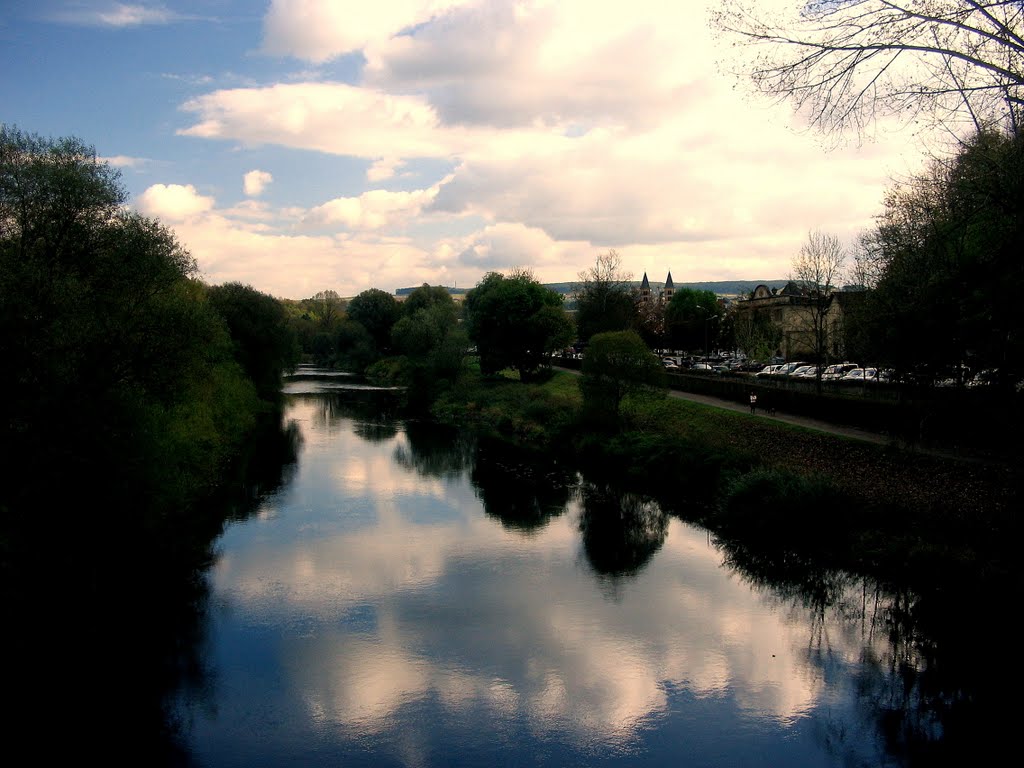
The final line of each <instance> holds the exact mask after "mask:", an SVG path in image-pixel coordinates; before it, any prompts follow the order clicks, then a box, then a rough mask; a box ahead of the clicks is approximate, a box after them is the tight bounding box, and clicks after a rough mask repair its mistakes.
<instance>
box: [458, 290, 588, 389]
mask: <svg viewBox="0 0 1024 768" xmlns="http://www.w3.org/2000/svg"><path fill="white" fill-rule="evenodd" d="M464 313H465V321H466V326H467V332H468V335H469V338H470V340H471V341H472V342H474V343H475V344H476V346H477V351H478V353H479V355H480V370H481V372H483V373H484V374H493V373H497V372H498V371H501V370H503V369H505V368H514V369H516V370H517V371H518V372H519V375H520V377H521V378H522V379H523V380H529V379H530V378H531V377H534V376H536V375H537V373H538V372H539V371H540V369H541V368H542V367H550V364H551V354H552V352H554V351H555V350H558V349H562V348H564V347H565V346H566V345H567V344H568V343H569V342H570V341H571V340H572V335H573V328H572V323H571V321H570V320H569V318H568V317H567V315H566V314H565V310H564V308H563V307H562V297H561V296H560V295H558V294H557V293H555V292H554V291H552V290H550V289H548V288H545V287H544V286H543V285H541V284H540V283H538V282H537V281H536V280H535V279H534V277H533V276H532V275H531V274H530V273H529V272H527V271H524V270H515V271H513V272H512V273H511V274H510V275H509V276H508V277H505V276H504V275H502V274H501V273H500V272H490V273H488V274H487V275H485V276H484V279H483V280H481V281H480V283H479V284H478V285H477V286H476V287H475V288H473V289H472V290H470V291H469V292H468V293H467V294H466V300H465V305H464Z"/></svg>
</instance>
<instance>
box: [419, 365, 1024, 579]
mask: <svg viewBox="0 0 1024 768" xmlns="http://www.w3.org/2000/svg"><path fill="white" fill-rule="evenodd" d="M581 403H582V401H581V397H580V394H579V389H578V386H577V380H576V377H575V376H574V375H573V374H570V373H566V372H555V373H554V375H553V376H552V378H551V379H550V380H549V381H547V382H545V383H543V384H524V383H522V382H519V381H512V380H491V381H486V380H483V379H480V378H474V377H470V378H469V379H467V380H465V381H463V382H462V383H460V384H459V385H458V386H457V387H455V388H454V389H453V390H451V391H450V392H449V393H447V394H446V395H445V396H444V397H443V398H442V399H441V400H439V401H438V403H437V404H436V405H435V409H434V416H435V417H436V418H438V420H440V421H443V422H446V423H450V424H454V425H458V426H463V427H469V428H471V429H473V430H474V431H476V432H477V433H479V434H484V435H487V436H490V437H492V438H497V439H501V440H503V441H506V442H509V443H512V444H515V445H518V446H520V447H522V448H524V449H528V450H532V451H536V452H549V453H551V454H552V455H554V456H557V457H558V458H559V460H560V461H563V462H568V463H572V464H573V465H575V466H578V467H579V468H581V469H582V470H584V471H589V472H591V473H592V474H595V475H596V476H600V477H601V478H602V479H603V480H605V481H608V482H616V483H619V484H625V485H629V486H631V487H635V488H637V489H638V490H642V491H644V492H646V493H649V494H651V495H652V496H655V497H656V498H658V500H659V502H661V503H662V504H663V505H665V506H667V507H668V508H669V509H671V510H672V511H673V512H674V513H676V514H678V515H680V516H681V517H684V518H686V519H689V520H692V521H695V522H699V523H701V524H702V525H705V526H706V527H708V528H709V529H711V530H712V531H714V532H716V533H717V534H718V535H720V536H723V537H736V538H747V539H757V540H758V542H760V544H763V545H764V546H765V547H767V548H768V549H769V550H772V551H776V552H777V553H778V554H780V555H781V554H784V553H790V554H798V555H800V556H801V557H809V558H815V559H819V560H821V561H822V562H823V563H826V564H828V565H829V566H831V567H841V568H845V569H848V570H850V571H853V572H857V573H864V574H866V575H872V576H875V577H880V578H897V577H899V578H901V579H902V578H903V577H905V576H909V577H910V578H911V579H912V581H913V582H914V583H915V584H916V585H918V586H920V587H922V588H931V587H933V586H935V585H936V584H942V585H943V588H948V585H949V584H950V583H952V581H954V580H957V582H958V583H961V584H968V583H978V582H979V581H984V582H988V581H990V580H992V579H1002V580H1005V579H1011V580H1014V581H1016V580H1019V573H1018V572H1019V569H1018V568H1017V566H1016V563H1015V561H1016V550H1015V545H1014V542H1016V540H1017V537H1018V535H1019V521H1018V514H1017V511H1016V510H1017V507H1018V506H1019V504H1020V501H1021V493H1020V489H1021V485H1022V482H1021V470H1020V468H1019V467H1018V466H1016V465H1015V464H1012V463H999V462H972V461H963V460H958V459H955V458H948V457H943V456H939V455H932V454H925V453H920V452H912V451H908V450H905V449H901V448H898V447H895V446H891V445H884V444H878V443H873V442H868V441H864V440H857V439H853V438H850V437H846V436H841V435H835V434H829V433H827V432H823V431H820V430H813V429H809V428H806V427H801V426H798V425H794V424H790V423H786V422H781V421H778V420H773V419H771V418H758V417H751V416H750V414H749V413H742V412H737V411H730V410H726V409H721V408H715V407H713V406H709V405H705V404H702V403H697V402H691V401H685V400H681V399H677V398H667V397H666V398H663V399H659V400H654V401H646V402H627V403H626V405H625V407H624V409H623V414H622V421H621V429H620V430H619V431H618V432H617V433H607V432H601V431H597V430H595V429H594V427H593V425H589V424H587V423H585V422H584V421H583V418H582V415H581V413H582V409H581Z"/></svg>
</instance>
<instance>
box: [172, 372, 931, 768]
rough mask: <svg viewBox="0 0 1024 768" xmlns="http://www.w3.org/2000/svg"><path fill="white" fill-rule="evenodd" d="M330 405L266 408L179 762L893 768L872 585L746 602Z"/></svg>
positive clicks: (556, 497) (495, 455)
mask: <svg viewBox="0 0 1024 768" xmlns="http://www.w3.org/2000/svg"><path fill="white" fill-rule="evenodd" d="M346 386H347V385H346V382H345V381H344V379H338V380H337V381H333V382H327V383H324V382H315V381H293V382H291V383H290V384H289V385H288V392H289V395H288V396H289V410H288V418H289V419H292V420H294V422H295V423H296V424H297V425H298V427H299V429H300V432H301V436H302V445H301V449H300V455H299V459H298V464H297V466H296V467H295V468H294V472H293V474H292V475H291V477H290V478H289V479H288V481H287V482H285V483H284V484H283V485H282V486H281V488H280V489H279V490H278V491H276V492H275V493H273V494H272V495H270V496H268V497H266V498H265V499H264V501H263V503H262V504H261V506H260V507H259V509H258V511H257V513H256V514H255V515H254V516H252V517H250V518H248V519H246V520H244V521H239V522H234V523H232V524H230V525H229V527H228V528H227V529H226V531H225V532H224V534H223V536H222V538H221V540H220V542H219V546H218V551H219V557H218V559H217V561H216V564H215V565H214V567H213V569H212V571H211V573H210V580H211V590H210V603H209V608H208V616H207V621H206V627H205V632H204V644H203V649H202V655H203V660H204V663H205V666H206V669H207V670H208V673H207V675H206V676H205V677H204V678H203V683H202V684H201V685H197V686H194V687H192V688H189V689H187V690H185V691H184V692H182V693H181V695H180V696H179V699H178V701H177V704H176V711H177V714H178V715H179V716H180V718H181V720H182V723H183V729H184V731H183V732H184V735H185V740H186V742H187V746H188V748H189V750H190V752H191V754H192V756H193V757H194V759H195V762H196V763H198V764H200V765H205V766H211V768H220V767H222V766H314V767H315V766H338V765H373V766H390V765H394V766H441V765H466V766H476V765H523V766H532V765H552V766H563V765H623V766H625V765H687V766H763V765H773V766H775V765H777V766H851V765H852V766H856V765H864V766H877V765H903V764H904V763H903V762H900V761H899V760H898V759H897V757H895V756H894V751H893V750H892V749H891V746H890V747H887V746H886V742H885V739H884V738H883V735H882V734H883V733H884V728H882V727H880V724H879V721H878V715H877V704H878V700H879V699H884V698H885V697H886V696H888V695H889V694H890V692H891V688H892V680H893V678H894V676H895V675H894V673H893V672H892V670H893V669H895V668H896V667H897V666H900V665H905V664H907V663H910V664H913V663H915V660H914V659H913V658H908V657H909V656H912V654H910V653H909V652H908V651H907V650H906V649H905V648H903V649H899V648H894V647H893V646H892V645H891V643H890V639H889V637H888V636H887V634H886V633H885V632H884V631H883V629H882V626H881V624H882V617H883V614H884V611H885V610H887V609H886V608H885V606H886V605H887V603H886V601H885V598H883V597H882V596H881V595H880V594H879V593H878V592H877V590H874V588H873V587H869V585H867V584H865V583H862V582H860V581H855V580H852V579H844V578H843V577H842V576H840V575H835V576H833V577H831V581H830V582H829V583H828V584H827V585H824V586H823V587H822V590H823V591H825V592H827V593H828V596H827V599H822V600H815V599H813V598H809V597H808V595H807V593H806V591H801V590H797V593H796V594H792V595H788V596H787V594H786V592H785V590H779V589H777V588H769V587H767V586H759V585H758V583H757V582H756V581H755V580H754V579H753V578H751V577H750V576H745V575H743V574H742V573H741V571H740V570H739V569H738V568H736V567H734V566H733V565H730V564H728V562H727V560H726V555H725V554H723V551H722V550H721V549H720V548H719V547H717V546H716V545H714V543H713V542H712V541H711V539H710V537H709V535H708V533H707V532H706V531H705V530H703V529H700V528H697V527H694V526H692V525H688V524H686V523H684V522H682V521H680V520H679V519H678V518H676V517H673V516H670V515H668V514H667V513H666V512H665V511H663V510H662V509H661V508H660V507H659V506H658V505H657V504H656V503H655V502H654V501H652V500H650V499H646V498H644V497H643V496H641V495H636V494H632V495H630V494H621V493H618V492H616V491H615V490H614V489H609V488H603V487H600V486H599V485H595V484H594V483H593V482H592V481H588V479H586V478H582V477H579V476H577V475H575V474H573V473H569V472H567V471H565V470H564V469H562V468H560V467H558V466H557V465H555V464H551V465H550V466H536V465H526V464H522V463H520V462H517V461H516V460H514V459H511V458H509V457H508V456H505V455H503V454H502V453H501V452H500V451H495V450H494V449H492V448H487V447H484V448H483V449H481V450H478V449H477V446H475V445H473V444H471V443H469V442H467V441H466V440H465V439H462V438H459V437H458V436H457V435H455V434H453V433H444V432H439V431H438V430H436V429H430V428H427V427H425V426H423V425H417V424H403V423H400V422H395V421H391V420H389V419H387V418H384V417H381V416H380V415H377V414H375V413H374V412H373V409H372V408H361V407H359V405H358V401H357V404H356V405H353V404H352V401H351V400H350V399H349V398H348V396H347V395H346V394H344V391H345V387H346ZM357 394H358V393H357ZM365 394H366V393H365V392H364V393H362V395H364V396H365ZM826 604H827V605H826Z"/></svg>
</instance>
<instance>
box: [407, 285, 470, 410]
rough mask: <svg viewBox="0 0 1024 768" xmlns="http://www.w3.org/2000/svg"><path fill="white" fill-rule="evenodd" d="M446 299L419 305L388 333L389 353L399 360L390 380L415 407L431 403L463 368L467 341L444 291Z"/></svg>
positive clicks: (450, 301) (453, 307) (451, 302)
mask: <svg viewBox="0 0 1024 768" xmlns="http://www.w3.org/2000/svg"><path fill="white" fill-rule="evenodd" d="M417 290H419V289H417ZM445 297H446V298H447V301H445V300H444V299H439V300H438V301H437V302H436V303H434V304H421V305H420V307H419V309H416V310H415V311H414V312H412V313H411V314H408V315H405V316H403V317H401V318H399V320H398V322H397V323H395V325H394V327H393V328H392V330H391V346H392V349H393V350H394V351H395V352H396V353H397V354H398V355H400V356H401V357H400V361H399V364H398V367H397V370H396V371H395V372H394V373H392V377H393V378H396V379H397V380H398V381H399V383H402V384H405V385H406V386H407V388H408V394H409V402H410V404H411V405H414V406H426V405H429V404H430V403H432V402H433V401H434V399H435V398H436V397H437V395H438V394H439V393H440V392H441V391H443V390H444V389H446V388H447V387H448V386H449V385H450V384H451V383H452V382H453V381H454V380H455V379H456V378H458V375H459V373H460V372H461V371H462V370H463V367H464V362H465V355H466V348H467V347H468V346H469V339H468V337H467V335H466V332H465V330H464V329H462V328H461V327H460V326H459V317H458V309H457V308H456V307H455V303H454V302H453V301H452V300H451V297H450V296H448V293H447V291H445Z"/></svg>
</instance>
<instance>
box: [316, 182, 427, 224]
mask: <svg viewBox="0 0 1024 768" xmlns="http://www.w3.org/2000/svg"><path fill="white" fill-rule="evenodd" d="M437 190H438V188H437V187H436V186H434V187H431V188H430V189H419V190H414V191H412V192H389V191H387V190H384V189H373V190H370V191H369V192H364V193H363V194H361V195H359V196H358V197H339V198H336V199H334V200H330V201H328V202H326V203H324V204H323V205H319V206H317V207H316V208H313V209H312V210H311V211H310V212H309V214H308V215H307V216H306V217H305V219H304V221H303V223H304V224H305V225H307V226H312V227H322V226H329V225H341V226H343V227H346V228H347V229H354V230H365V229H370V230H379V229H383V228H385V227H387V226H399V225H401V224H402V223H403V222H407V221H408V220H409V219H410V218H411V217H413V216H417V215H418V214H419V213H420V212H421V211H422V210H423V208H424V207H425V206H427V205H428V204H429V203H430V202H431V201H432V200H433V199H434V197H436V196H437Z"/></svg>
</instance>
